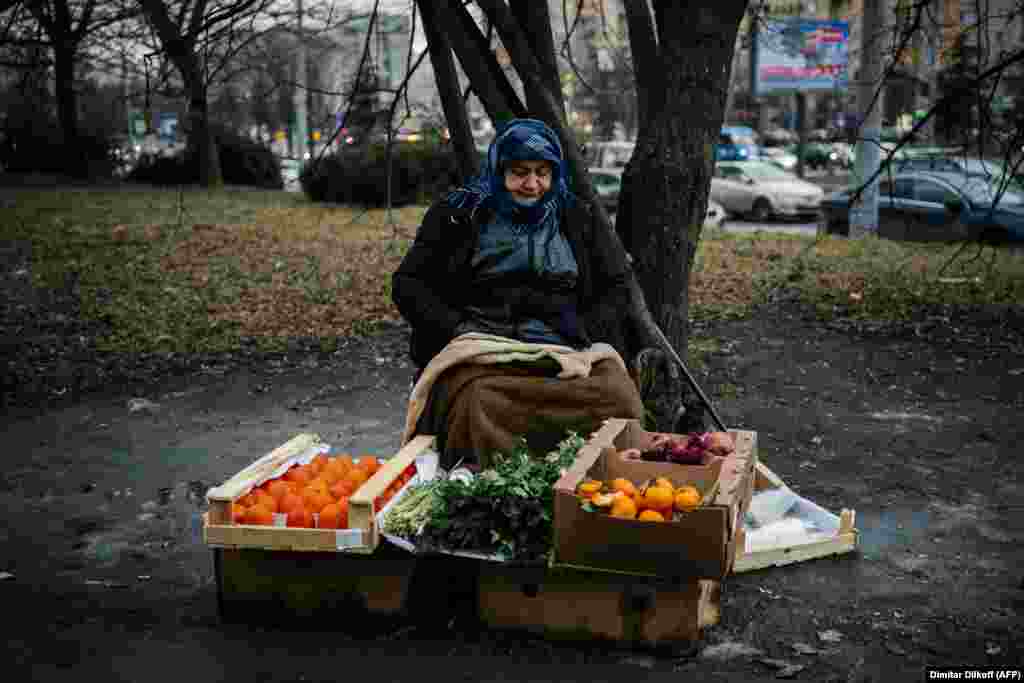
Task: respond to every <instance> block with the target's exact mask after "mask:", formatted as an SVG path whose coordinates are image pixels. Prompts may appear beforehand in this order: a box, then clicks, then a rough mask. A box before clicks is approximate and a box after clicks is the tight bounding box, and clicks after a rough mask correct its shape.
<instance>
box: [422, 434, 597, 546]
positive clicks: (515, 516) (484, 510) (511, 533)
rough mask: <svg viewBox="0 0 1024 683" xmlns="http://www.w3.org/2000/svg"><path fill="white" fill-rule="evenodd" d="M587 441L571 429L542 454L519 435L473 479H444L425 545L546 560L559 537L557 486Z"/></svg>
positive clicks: (427, 531)
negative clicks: (556, 528) (514, 443)
mask: <svg viewBox="0 0 1024 683" xmlns="http://www.w3.org/2000/svg"><path fill="white" fill-rule="evenodd" d="M583 444H584V440H583V438H582V437H581V436H579V435H577V434H576V433H575V432H569V434H568V435H567V436H566V438H565V439H564V440H562V441H561V442H560V443H559V444H558V447H557V448H556V449H555V450H553V451H551V452H550V453H548V454H546V455H540V456H538V455H536V454H533V453H531V452H530V450H529V448H528V447H527V445H526V440H525V439H520V442H519V444H518V445H517V446H516V448H514V449H513V450H512V451H510V452H508V453H504V454H498V455H497V457H496V459H495V464H494V466H493V467H491V468H488V469H486V470H483V471H482V472H480V473H479V474H477V475H476V476H474V477H473V478H472V480H470V481H468V482H467V481H463V480H459V479H446V480H444V481H442V482H440V483H439V484H438V486H437V489H436V490H435V495H436V499H435V505H434V506H433V508H432V510H431V515H430V519H429V520H428V521H427V523H426V525H425V526H424V528H423V532H422V535H421V536H420V545H421V547H423V548H425V549H433V550H469V551H473V552H480V553H485V554H493V555H498V556H500V557H502V558H503V559H505V560H517V561H524V562H534V561H540V560H543V559H545V558H546V557H547V555H548V553H549V552H550V550H551V544H552V540H553V536H554V523H553V522H554V490H553V487H554V484H555V482H557V481H558V479H559V478H560V477H561V476H562V474H563V473H564V472H565V470H566V468H568V467H569V466H570V465H571V464H572V463H573V461H574V460H575V459H576V454H577V453H578V452H579V450H580V448H581V447H582V446H583Z"/></svg>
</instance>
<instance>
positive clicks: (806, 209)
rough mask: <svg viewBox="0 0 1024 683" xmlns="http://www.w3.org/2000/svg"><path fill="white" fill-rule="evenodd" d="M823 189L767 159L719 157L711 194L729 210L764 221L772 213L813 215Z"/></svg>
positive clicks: (822, 195)
mask: <svg viewBox="0 0 1024 683" xmlns="http://www.w3.org/2000/svg"><path fill="white" fill-rule="evenodd" d="M824 196H825V192H824V190H822V189H821V188H820V187H818V186H817V185H814V184H812V183H809V182H807V181H805V180H801V179H800V178H798V177H796V176H795V175H793V174H792V173H787V172H786V171H783V170H782V169H781V168H779V167H778V166H776V165H774V164H771V163H769V162H767V161H719V162H717V163H716V164H715V174H714V176H713V177H712V178H711V198H712V199H714V200H715V201H716V202H718V203H719V204H721V205H722V206H724V207H725V210H726V211H728V212H729V213H731V214H740V215H746V216H749V217H750V218H751V219H753V220H755V221H766V220H768V219H769V218H772V217H773V216H789V217H797V216H817V214H818V209H819V207H820V205H821V200H822V198H823V197H824Z"/></svg>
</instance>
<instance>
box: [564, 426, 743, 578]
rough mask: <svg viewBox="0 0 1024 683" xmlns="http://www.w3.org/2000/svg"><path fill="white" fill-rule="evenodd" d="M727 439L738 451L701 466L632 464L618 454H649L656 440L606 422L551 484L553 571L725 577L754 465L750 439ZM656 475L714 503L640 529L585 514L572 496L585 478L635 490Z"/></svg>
mask: <svg viewBox="0 0 1024 683" xmlns="http://www.w3.org/2000/svg"><path fill="white" fill-rule="evenodd" d="M731 434H732V437H733V439H734V440H735V442H736V450H735V451H734V452H733V453H732V454H730V455H729V456H726V457H717V456H716V457H712V458H710V462H709V463H708V464H706V465H677V464H673V463H664V462H647V461H635V460H634V461H631V460H625V459H623V458H621V457H619V454H618V451H623V450H626V449H629V448H639V449H640V450H647V449H648V448H649V446H650V444H651V442H652V440H653V438H654V436H655V433H654V432H648V431H645V430H644V429H643V428H642V427H641V426H640V423H639V421H637V420H622V419H611V420H606V421H605V423H604V425H603V426H602V427H601V428H600V429H599V430H598V431H597V432H595V433H594V434H593V435H592V436H591V438H590V439H589V440H588V441H587V443H586V444H585V445H584V446H583V448H582V449H580V452H579V455H578V456H577V458H576V462H575V463H574V464H573V466H572V467H570V468H569V470H568V471H566V473H565V474H564V475H563V476H562V478H561V479H559V480H558V482H557V483H556V484H555V540H554V545H555V547H554V560H553V564H554V566H564V567H574V568H580V569H590V570H597V571H605V572H618V573H623V574H630V575H637V576H650V577H663V578H668V577H672V578H700V579H715V580H719V579H722V578H723V577H725V576H726V575H727V574H729V572H730V570H731V569H732V564H733V561H734V558H735V555H736V542H737V538H736V536H737V531H738V530H739V529H741V528H742V525H743V515H744V514H745V512H746V509H747V506H748V505H749V503H750V496H751V492H752V489H753V480H754V467H755V464H756V461H757V434H756V432H749V431H738V430H737V431H732V432H731ZM661 476H665V477H668V478H669V479H671V480H673V481H674V482H676V483H677V484H678V483H681V482H693V483H695V484H696V485H697V487H698V488H699V489H701V490H702V491H707V490H710V491H712V492H713V498H712V499H711V500H710V501H705V502H704V503H703V505H701V507H699V508H697V509H696V510H694V511H693V512H689V513H686V514H685V515H683V516H682V517H681V519H679V520H677V521H667V522H644V521H638V520H632V519H619V518H614V517H610V516H608V515H606V514H603V513H598V512H589V511H587V510H584V509H583V508H582V507H581V505H580V499H579V498H578V497H577V495H576V487H577V485H578V484H579V483H580V482H581V481H583V480H584V479H585V478H594V479H599V480H601V481H608V480H611V479H614V478H616V477H625V478H627V479H630V480H631V481H634V482H637V483H640V482H643V481H646V480H648V479H653V478H656V477H661Z"/></svg>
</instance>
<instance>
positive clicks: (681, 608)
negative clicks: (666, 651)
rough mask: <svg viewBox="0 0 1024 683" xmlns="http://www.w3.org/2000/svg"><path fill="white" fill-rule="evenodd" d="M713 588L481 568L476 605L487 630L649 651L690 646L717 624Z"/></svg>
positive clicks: (700, 582)
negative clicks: (601, 643)
mask: <svg viewBox="0 0 1024 683" xmlns="http://www.w3.org/2000/svg"><path fill="white" fill-rule="evenodd" d="M720 587H721V586H720V583H719V582H718V581H714V580H710V579H689V580H686V581H681V582H665V581H658V580H654V579H642V578H638V577H629V576H620V575H612V574H608V573H605V572H592V571H584V570H576V569H569V568H564V567H550V568H546V569H541V570H536V569H532V570H516V569H514V568H510V567H505V566H502V565H497V564H490V563H483V564H482V565H481V567H480V574H479V595H478V598H477V599H478V604H479V611H480V619H481V621H482V622H483V623H484V624H486V625H487V626H489V627H491V628H498V629H512V630H525V631H529V632H532V633H536V634H539V635H543V636H545V637H548V638H552V639H566V640H592V639H594V638H599V639H603V640H608V641H612V642H614V643H616V644H618V645H622V646H628V647H636V646H641V647H654V646H663V645H668V646H673V645H680V644H686V643H692V642H694V641H696V640H698V639H699V638H700V636H701V634H702V631H703V629H704V628H705V627H706V626H710V625H713V624H716V623H718V620H719V614H720V611H719V610H720V593H721V591H720Z"/></svg>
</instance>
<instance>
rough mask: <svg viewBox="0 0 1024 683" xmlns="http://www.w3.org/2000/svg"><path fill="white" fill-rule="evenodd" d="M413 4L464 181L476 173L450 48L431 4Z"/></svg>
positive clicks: (422, 0)
mask: <svg viewBox="0 0 1024 683" xmlns="http://www.w3.org/2000/svg"><path fill="white" fill-rule="evenodd" d="M416 4H417V6H418V7H419V9H420V15H421V16H422V17H423V30H424V32H425V33H426V34H427V47H428V49H429V50H430V61H431V63H432V65H433V67H434V78H435V79H436V80H437V91H438V93H439V94H440V95H441V106H442V107H443V108H444V118H445V120H446V121H447V122H448V132H449V134H450V135H451V142H452V145H453V146H454V147H455V156H456V158H457V159H458V163H459V175H460V176H461V178H462V180H467V179H469V178H470V177H471V176H472V175H473V174H474V173H475V172H476V170H477V154H476V148H475V147H474V145H473V133H472V131H471V130H470V127H469V116H468V115H467V113H466V101H465V100H464V99H463V98H462V90H461V89H460V88H459V76H458V73H457V72H456V71H455V60H454V59H453V57H452V49H451V45H450V44H449V42H448V38H447V36H446V34H445V32H444V30H442V28H441V25H440V24H439V23H438V21H437V15H436V14H435V10H434V3H433V2H431V0H416Z"/></svg>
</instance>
